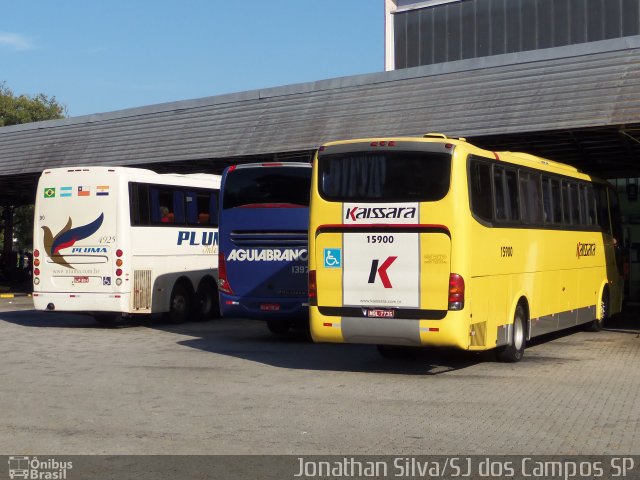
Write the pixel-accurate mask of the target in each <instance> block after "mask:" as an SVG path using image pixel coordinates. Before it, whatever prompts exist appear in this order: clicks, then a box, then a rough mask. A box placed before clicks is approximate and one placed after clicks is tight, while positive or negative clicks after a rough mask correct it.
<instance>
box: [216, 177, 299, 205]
mask: <svg viewBox="0 0 640 480" xmlns="http://www.w3.org/2000/svg"><path fill="white" fill-rule="evenodd" d="M310 189H311V168H303V167H256V168H237V169H235V170H230V171H227V176H226V179H225V183H224V193H223V198H222V206H223V208H224V209H228V208H236V207H247V206H255V205H265V204H274V205H275V204H277V205H296V206H303V207H306V206H309V193H310Z"/></svg>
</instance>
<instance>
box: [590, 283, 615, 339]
mask: <svg viewBox="0 0 640 480" xmlns="http://www.w3.org/2000/svg"><path fill="white" fill-rule="evenodd" d="M609 305H610V303H609V291H608V290H607V289H606V288H605V289H604V290H603V291H602V298H601V299H600V318H595V319H593V320H591V321H590V322H589V323H587V324H586V325H585V327H584V329H585V330H586V331H587V332H599V331H600V330H602V327H604V322H605V321H606V320H607V315H609Z"/></svg>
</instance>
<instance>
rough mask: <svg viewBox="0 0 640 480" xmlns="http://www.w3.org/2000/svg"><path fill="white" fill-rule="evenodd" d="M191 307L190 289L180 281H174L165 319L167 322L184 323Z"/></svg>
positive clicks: (187, 318)
mask: <svg viewBox="0 0 640 480" xmlns="http://www.w3.org/2000/svg"><path fill="white" fill-rule="evenodd" d="M191 308H192V295H191V291H190V289H189V288H187V286H186V285H185V284H184V283H182V282H178V283H176V284H175V285H174V286H173V290H172V291H171V299H170V300H169V311H168V312H167V313H166V314H165V319H166V320H167V321H168V322H169V323H184V322H186V321H188V320H189V315H190V314H191Z"/></svg>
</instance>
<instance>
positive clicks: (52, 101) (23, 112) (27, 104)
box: [0, 82, 67, 274]
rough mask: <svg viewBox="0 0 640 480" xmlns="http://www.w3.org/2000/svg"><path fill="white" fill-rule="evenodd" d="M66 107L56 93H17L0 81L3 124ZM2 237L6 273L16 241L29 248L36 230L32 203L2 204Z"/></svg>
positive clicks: (51, 115) (60, 114) (50, 115)
mask: <svg viewBox="0 0 640 480" xmlns="http://www.w3.org/2000/svg"><path fill="white" fill-rule="evenodd" d="M66 113H67V109H66V107H65V106H64V105H62V104H60V103H58V101H57V100H56V97H49V96H47V95H45V94H43V93H39V94H37V95H35V96H33V97H32V96H29V95H18V96H16V95H15V94H14V93H13V91H12V90H11V89H10V88H9V87H7V84H6V82H0V127H7V126H9V125H18V124H21V123H29V122H40V121H43V120H54V119H59V118H64V117H65V116H66ZM0 218H1V219H2V221H1V223H0V241H1V242H2V243H3V248H2V257H3V259H2V262H1V263H0V268H1V269H2V272H3V273H5V274H7V273H10V272H11V270H12V269H13V268H14V267H15V262H14V256H15V253H14V250H13V248H14V242H13V238H14V237H15V238H16V239H17V241H16V242H15V243H16V245H15V246H16V248H17V249H30V248H31V247H30V246H31V244H32V232H33V205H0Z"/></svg>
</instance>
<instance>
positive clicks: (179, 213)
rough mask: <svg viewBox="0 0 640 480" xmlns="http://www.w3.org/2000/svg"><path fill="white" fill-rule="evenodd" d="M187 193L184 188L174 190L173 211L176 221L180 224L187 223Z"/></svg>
mask: <svg viewBox="0 0 640 480" xmlns="http://www.w3.org/2000/svg"><path fill="white" fill-rule="evenodd" d="M184 203H185V195H184V192H183V191H182V190H174V191H173V213H174V216H175V217H174V218H175V219H174V222H175V223H177V224H178V225H184V224H185V208H184Z"/></svg>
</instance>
